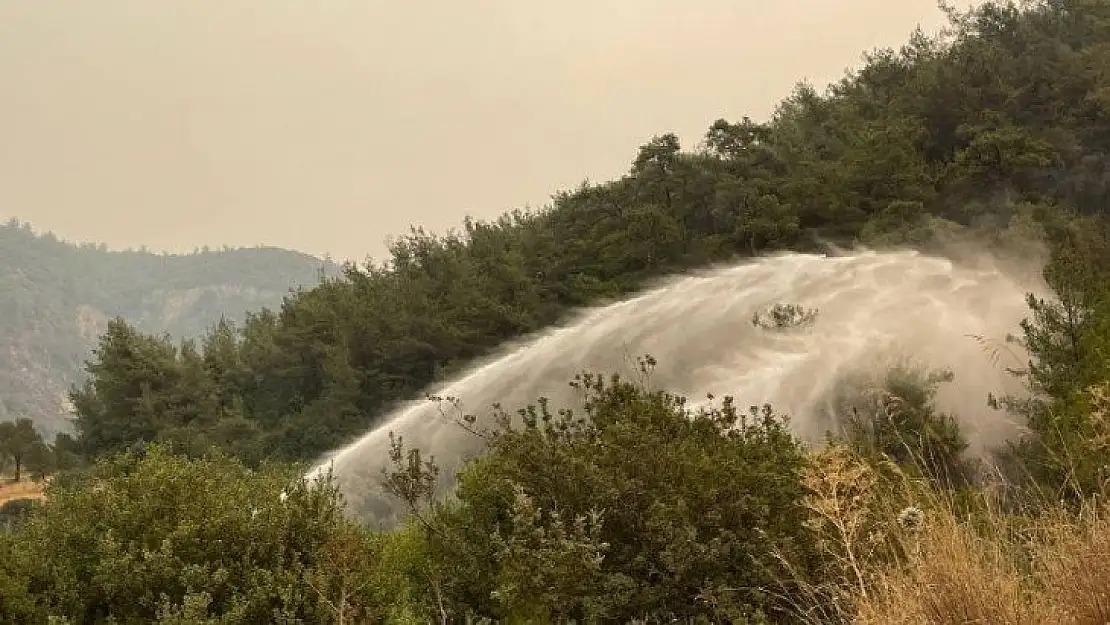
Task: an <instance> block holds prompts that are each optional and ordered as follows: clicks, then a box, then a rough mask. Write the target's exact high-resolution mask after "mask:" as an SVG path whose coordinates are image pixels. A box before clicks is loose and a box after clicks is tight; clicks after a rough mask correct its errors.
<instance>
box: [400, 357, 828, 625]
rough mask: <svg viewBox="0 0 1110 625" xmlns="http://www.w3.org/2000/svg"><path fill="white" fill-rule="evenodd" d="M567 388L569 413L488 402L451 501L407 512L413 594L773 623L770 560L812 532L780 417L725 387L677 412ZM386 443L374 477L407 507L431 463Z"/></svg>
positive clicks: (470, 606) (620, 616)
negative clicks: (577, 399)
mask: <svg viewBox="0 0 1110 625" xmlns="http://www.w3.org/2000/svg"><path fill="white" fill-rule="evenodd" d="M645 364H646V365H649V364H650V362H649V363H645ZM575 385H576V386H577V387H578V389H579V390H580V391H581V392H582V396H583V410H582V413H581V414H578V413H575V412H572V411H569V410H567V411H559V412H558V413H553V412H552V411H551V410H550V409H549V408H548V406H547V405H546V404H545V403H543V402H541V403H540V404H539V405H538V406H533V407H531V408H529V409H527V410H524V411H522V412H521V413H520V414H519V415H518V419H516V421H518V422H521V425H515V424H514V423H513V421H514V419H512V418H511V416H510V415H508V414H506V413H504V412H500V413H499V415H498V417H499V423H500V425H499V427H498V428H497V429H496V430H494V431H491V432H484V433H483V435H485V436H487V437H488V439H489V441H490V445H489V451H488V453H487V454H486V455H484V456H483V457H482V458H480V459H478V460H476V461H474V462H472V463H471V464H469V465H468V466H467V467H466V468H465V469H464V470H463V471H462V472H461V474H460V483H459V489H458V493H457V498H458V500H457V502H454V503H452V504H450V505H446V506H441V507H436V508H435V509H434V510H433V511H423V512H420V511H418V520H417V521H416V523H417V524H418V525H422V526H423V530H424V534H425V535H426V536H427V541H428V545H429V548H430V550H431V555H432V561H431V565H430V566H431V567H432V569H431V570H430V572H429V574H428V579H429V580H431V583H432V584H434V585H435V587H434V588H429V590H428V594H429V595H433V596H434V595H439V596H441V597H442V598H443V601H444V603H445V604H446V605H447V606H448V608H449V609H450V611H452V612H453V613H454V614H460V615H463V614H467V613H469V614H474V615H480V616H489V617H493V618H503V619H510V621H512V622H549V621H552V620H554V621H559V620H561V619H568V618H569V619H574V620H577V621H578V622H583V621H586V622H596V621H598V620H605V621H614V622H627V621H628V620H630V619H636V618H641V619H644V618H646V619H650V620H651V621H652V622H658V621H661V620H671V619H679V620H686V619H690V618H695V617H700V618H711V619H713V620H715V621H718V622H720V621H721V620H728V621H730V622H738V623H743V622H788V621H789V620H790V618H789V613H788V609H789V606H787V605H785V604H784V603H783V602H781V601H780V599H779V597H780V596H781V593H782V592H783V585H782V584H783V580H784V579H786V578H787V577H788V574H787V570H786V568H785V567H784V566H783V564H782V561H781V560H780V557H781V556H783V555H787V556H788V557H789V560H790V561H791V562H795V563H802V566H803V568H806V567H808V563H809V561H810V559H811V558H812V557H813V555H814V552H813V545H814V542H813V539H812V536H811V533H810V531H809V530H808V529H807V527H806V525H805V520H806V516H807V513H806V510H805V508H804V507H803V505H802V497H803V494H804V487H803V485H802V482H801V473H802V470H803V467H804V465H805V463H806V458H805V454H804V452H803V448H802V446H801V444H800V443H799V442H798V440H796V439H795V438H794V437H793V436H792V435H791V434H790V433H789V431H788V430H787V428H786V425H785V424H784V421H783V420H782V419H781V418H780V417H778V416H777V415H775V414H774V413H773V412H772V411H771V409H770V408H769V407H767V408H765V409H763V410H760V409H756V408H753V409H752V410H751V412H750V414H746V413H744V412H742V411H740V410H738V409H737V407H736V405H735V404H734V403H733V401H732V400H731V399H725V400H724V402H723V404H722V405H721V406H720V407H719V408H714V409H711V410H703V411H698V412H692V411H690V410H688V409H687V408H685V405H684V400H683V399H682V398H680V397H675V396H673V395H670V394H667V393H663V392H657V391H650V390H647V389H645V388H643V387H642V386H640V385H638V384H635V383H632V382H628V381H624V380H622V379H620V378H617V377H613V378H611V379H608V380H607V379H605V378H601V377H596V376H591V375H584V376H581V377H579V378H578V379H577V381H576V382H575ZM395 452H396V453H395V457H394V459H395V461H396V462H397V469H396V470H395V471H394V473H393V474H392V475H391V477H390V485H391V486H392V490H393V492H395V493H397V494H399V495H402V496H403V497H404V498H407V499H409V500H410V502H411V503H413V504H414V506H415V505H416V504H417V503H418V502H417V501H416V500H417V499H419V496H420V494H421V493H427V492H428V490H427V489H423V490H422V487H421V485H422V484H423V485H430V484H431V478H432V475H433V474H434V471H433V470H432V467H430V466H429V465H427V464H424V465H421V464H420V461H419V457H418V456H416V455H413V456H409V457H408V459H406V458H405V457H404V456H403V455H402V454H401V451H400V449H399V448H398V449H396V450H395ZM414 459H416V462H413V460H414Z"/></svg>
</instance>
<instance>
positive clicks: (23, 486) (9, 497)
mask: <svg viewBox="0 0 1110 625" xmlns="http://www.w3.org/2000/svg"><path fill="white" fill-rule="evenodd" d="M45 489H46V482H33V481H31V480H29V479H24V480H20V481H19V482H12V481H11V480H10V479H8V478H0V506H2V505H4V504H6V503H8V502H9V501H14V500H16V499H40V500H41V499H45V498H46V495H45V493H44V492H43V491H44V490H45Z"/></svg>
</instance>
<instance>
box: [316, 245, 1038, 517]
mask: <svg viewBox="0 0 1110 625" xmlns="http://www.w3.org/2000/svg"><path fill="white" fill-rule="evenodd" d="M978 265H980V266H977V267H970V266H965V265H957V264H955V263H954V262H953V261H950V260H947V259H944V258H939V257H931V256H926V255H923V254H921V253H917V252H911V251H899V252H860V253H850V254H844V255H840V256H834V257H825V256H820V255H804V254H781V255H777V256H770V257H766V258H762V259H759V260H756V261H751V262H747V263H743V264H739V265H735V266H732V267H727V268H723V269H717V270H713V271H709V272H705V273H702V274H698V275H691V276H685V277H679V278H675V279H671V280H669V281H667V282H665V283H663V284H662V286H659V287H658V288H654V289H652V290H650V291H647V292H645V293H642V294H640V295H637V296H635V297H632V298H630V299H628V300H625V301H622V302H619V303H616V304H613V305H610V306H606V307H604V308H598V309H593V310H589V311H586V312H585V313H583V314H581V315H580V316H579V317H578V318H577V319H576V320H574V321H573V322H572V323H570V324H568V325H566V326H564V327H561V328H558V329H555V330H552V331H550V332H547V333H545V334H542V335H540V336H538V337H535V338H533V339H531V340H529V341H527V342H526V343H523V344H521V345H519V346H516V347H513V348H510V349H506V350H505V351H503V352H502V354H501V355H500V356H499V357H496V358H494V359H492V360H489V361H487V362H486V363H484V364H481V365H479V366H476V367H475V368H473V369H471V370H470V371H469V372H468V373H465V374H464V375H462V376H460V377H459V378H457V379H456V380H455V381H453V382H450V383H448V384H446V385H444V386H443V387H441V388H440V389H437V391H436V394H437V395H441V396H451V397H456V398H458V399H459V400H461V402H462V407H463V409H465V410H466V411H467V412H470V413H474V414H475V415H477V416H478V417H479V425H482V421H481V419H482V418H483V417H488V414H489V408H490V407H491V406H492V405H493V404H494V403H498V402H500V403H501V404H502V406H503V407H504V408H505V409H506V410H509V411H513V410H515V409H516V408H519V407H523V406H525V405H527V404H529V403H534V402H535V400H536V399H537V398H538V397H541V396H543V397H547V398H549V399H550V400H551V402H552V405H553V406H554V407H559V406H563V405H569V404H570V403H571V402H574V401H575V400H576V396H575V395H573V394H572V393H573V391H572V389H570V388H569V387H568V386H567V382H568V381H569V380H571V379H572V378H573V377H574V375H575V374H576V373H579V372H581V371H583V370H589V371H593V372H598V373H610V372H620V373H622V374H631V373H633V367H634V357H635V356H640V355H643V354H651V355H653V356H654V357H656V358H657V360H658V361H659V362H658V365H657V366H656V368H655V372H654V374H653V376H652V384H653V386H657V387H662V388H665V389H667V390H669V391H672V392H675V393H679V394H682V395H685V396H687V397H689V398H690V400H691V404H692V405H694V406H697V405H698V402H699V400H702V399H703V398H705V397H706V395H707V394H708V393H713V394H715V395H717V396H722V395H726V394H727V395H732V396H734V397H736V399H737V401H738V403H740V404H741V405H751V404H762V403H764V402H769V403H771V404H772V405H774V406H775V408H776V409H777V410H778V411H779V412H782V413H785V414H788V415H790V417H791V423H792V425H793V427H794V429H795V431H796V432H797V434H798V435H799V436H800V437H802V438H803V439H806V440H810V441H813V440H816V439H818V438H819V437H821V436H822V435H823V434H824V433H825V431H826V430H827V429H828V428H829V427H830V421H829V414H828V411H829V406H830V403H829V402H830V394H831V392H832V391H833V390H834V389H835V388H836V386H837V384H838V383H839V382H841V381H842V380H844V378H845V376H848V375H851V374H853V373H857V372H861V371H867V370H869V369H870V370H874V371H875V372H878V370H879V368H881V367H885V366H887V365H888V364H889V362H890V361H889V359H890V358H892V357H899V356H901V355H906V356H911V357H912V358H913V359H914V360H915V361H916V362H919V363H921V364H923V365H926V366H929V367H945V368H948V369H951V370H952V371H953V372H954V374H955V381H954V382H953V383H951V384H947V385H944V386H942V388H941V390H940V393H939V395H938V405H939V406H940V408H941V409H943V410H947V411H952V412H955V413H956V414H957V415H958V416H959V417H960V419H961V426H962V427H963V429H964V431H965V433H966V434H967V436H968V438H969V439H970V441H971V444H972V448H973V449H980V450H981V449H983V448H984V447H985V446H988V445H991V444H994V443H997V442H998V441H999V440H1001V439H1002V438H1003V437H1004V436H1006V435H1007V434H1008V433H1009V432H1010V425H1009V424H1007V422H1006V420H1005V417H1004V415H1002V414H1000V413H998V412H995V411H992V410H990V409H988V408H987V407H986V396H987V394H988V393H989V392H995V393H999V392H1003V393H1004V392H1019V391H1020V386H1018V384H1017V382H1016V381H1015V380H1014V379H1013V377H1012V376H1010V375H1008V374H1007V373H1006V372H1005V371H1004V370H1003V366H1002V364H998V363H994V362H992V361H991V358H990V355H989V354H988V353H987V352H986V351H985V350H984V349H983V347H982V346H981V345H980V344H979V343H978V342H976V341H975V340H974V339H972V338H971V337H970V335H983V336H987V337H992V338H995V339H1001V338H1002V337H1003V336H1004V335H1005V334H1006V333H1007V332H1011V331H1014V330H1015V329H1016V328H1017V324H1018V323H1019V322H1020V321H1021V319H1022V318H1023V317H1024V316H1026V314H1027V312H1028V310H1027V308H1026V303H1025V294H1026V293H1027V292H1029V291H1034V292H1041V291H1042V290H1043V285H1041V284H1039V283H1038V284H1022V281H1021V280H1019V279H1017V278H1015V277H1014V276H1013V275H1011V274H1008V273H1006V272H1004V271H1002V270H1001V269H999V268H998V267H997V266H995V265H994V264H993V263H990V262H987V263H985V266H984V263H978ZM777 303H788V304H799V305H802V306H805V307H807V308H817V309H818V310H819V315H818V317H817V319H816V322H815V323H814V324H813V325H812V326H810V327H808V328H806V329H804V330H799V331H796V332H774V331H767V330H764V329H761V328H758V327H755V326H754V325H753V324H752V316H753V314H754V313H755V312H757V311H759V310H761V309H765V308H766V307H768V306H772V305H774V304H777ZM1003 364H1005V363H1003ZM441 410H442V406H441V405H439V404H437V403H435V402H431V401H417V402H412V403H410V404H409V405H406V406H403V407H401V408H400V409H398V410H396V411H394V412H393V413H391V414H389V415H386V416H385V417H384V418H383V419H382V421H381V424H380V425H379V426H378V427H376V428H375V429H373V430H371V431H370V432H368V433H367V434H365V435H364V436H362V437H361V438H360V439H358V440H357V441H355V442H354V443H352V444H351V445H349V446H347V447H345V448H343V449H340V450H338V451H337V452H335V453H333V454H331V457H330V458H328V459H327V460H325V461H323V462H321V463H320V464H319V465H317V466H316V467H315V468H314V469H313V471H312V472H310V473H309V475H308V477H309V478H314V477H317V476H319V475H321V474H322V473H323V472H324V471H326V469H327V467H328V466H333V467H334V471H335V476H336V478H337V480H338V482H339V485H340V488H341V490H342V492H343V493H344V495H345V497H346V498H347V501H348V505H349V506H350V507H351V509H352V510H354V511H356V512H357V513H359V514H360V515H362V516H364V517H378V518H379V519H381V520H382V521H383V522H384V523H386V524H389V523H391V522H392V520H395V519H390V518H389V517H391V512H395V511H398V508H397V503H396V502H393V501H391V500H390V499H389V498H388V497H386V496H384V495H383V494H382V493H381V490H380V486H379V483H380V477H381V469H382V468H383V467H384V466H386V464H387V463H388V455H387V451H388V448H389V433H390V432H391V431H392V432H395V433H396V434H398V435H401V436H403V437H404V440H405V444H406V447H409V448H411V447H419V448H420V449H421V450H422V452H423V453H424V454H425V455H432V456H434V457H435V460H436V462H437V463H438V464H439V465H440V467H441V469H442V474H443V476H444V477H445V480H444V483H443V484H442V487H443V488H445V489H446V488H450V486H451V485H452V478H453V476H454V473H455V471H456V470H457V469H458V468H459V467H460V466H461V465H462V463H463V462H465V459H466V458H467V457H468V456H470V455H473V454H476V453H479V452H480V451H481V449H482V441H481V439H479V438H477V437H475V436H474V435H472V434H470V433H468V432H465V431H464V430H462V429H461V428H460V427H459V426H458V425H457V424H455V423H453V422H452V421H451V420H450V419H446V418H444V416H443V415H442V414H441ZM487 424H488V423H487Z"/></svg>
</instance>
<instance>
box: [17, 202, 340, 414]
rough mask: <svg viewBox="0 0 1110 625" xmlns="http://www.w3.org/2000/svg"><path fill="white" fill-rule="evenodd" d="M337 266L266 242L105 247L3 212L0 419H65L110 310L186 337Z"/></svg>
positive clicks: (269, 303) (274, 300) (273, 302)
mask: <svg viewBox="0 0 1110 625" xmlns="http://www.w3.org/2000/svg"><path fill="white" fill-rule="evenodd" d="M337 273H338V266H337V265H336V264H335V263H333V262H331V261H330V260H324V259H320V258H316V257H314V256H311V255H308V254H304V253H301V252H296V251H291V250H285V249H280V248H274V247H256V248H238V249H229V248H225V249H222V250H213V251H208V250H205V251H199V252H196V253H192V254H155V253H150V252H147V251H130V250H129V251H111V250H108V249H106V248H105V247H104V246H103V245H92V244H81V245H78V244H73V243H69V242H65V241H62V240H59V239H58V238H57V237H55V236H54V235H53V234H50V233H45V234H40V233H37V232H35V231H34V230H33V229H32V227H31V226H30V224H27V223H22V222H20V221H18V220H14V219H13V220H10V221H8V222H7V223H5V224H3V225H0V421H7V420H11V419H14V418H16V417H20V416H28V417H31V418H32V419H34V420H35V422H36V423H37V424H38V425H39V427H40V428H41V429H42V430H43V431H44V432H45V433H47V434H48V435H52V434H53V433H54V432H57V431H63V430H66V429H68V427H69V425H68V418H67V416H66V404H67V403H68V399H67V393H68V391H69V388H70V385H71V384H73V383H74V382H76V381H78V380H80V379H81V374H82V367H83V363H84V361H85V359H87V358H88V357H89V354H90V350H91V348H92V347H93V346H94V345H95V344H96V340H97V337H98V336H99V334H100V332H101V331H102V330H103V329H104V327H105V326H106V324H107V323H108V321H109V320H110V319H112V318H113V317H116V316H120V317H123V318H125V319H127V320H128V321H129V322H131V323H132V324H133V325H135V326H136V327H138V328H140V329H142V330H143V331H144V332H148V333H158V334H160V333H163V332H164V333H168V334H170V335H171V336H173V337H174V338H176V339H182V338H189V337H193V336H197V335H199V334H201V333H202V332H203V331H204V330H205V329H207V328H208V327H209V326H211V325H212V324H213V323H215V322H216V321H218V320H219V319H220V317H221V316H225V317H227V318H228V319H232V320H236V321H237V320H240V319H242V318H243V317H244V316H245V314H246V313H247V312H248V311H257V310H259V309H261V308H263V307H268V308H274V307H276V306H279V305H280V304H281V301H282V298H283V297H284V296H285V295H286V294H287V293H289V291H290V290H291V289H295V288H297V287H300V286H310V285H312V284H315V283H317V282H318V281H319V280H320V279H321V277H323V276H333V275H336V274H337Z"/></svg>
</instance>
